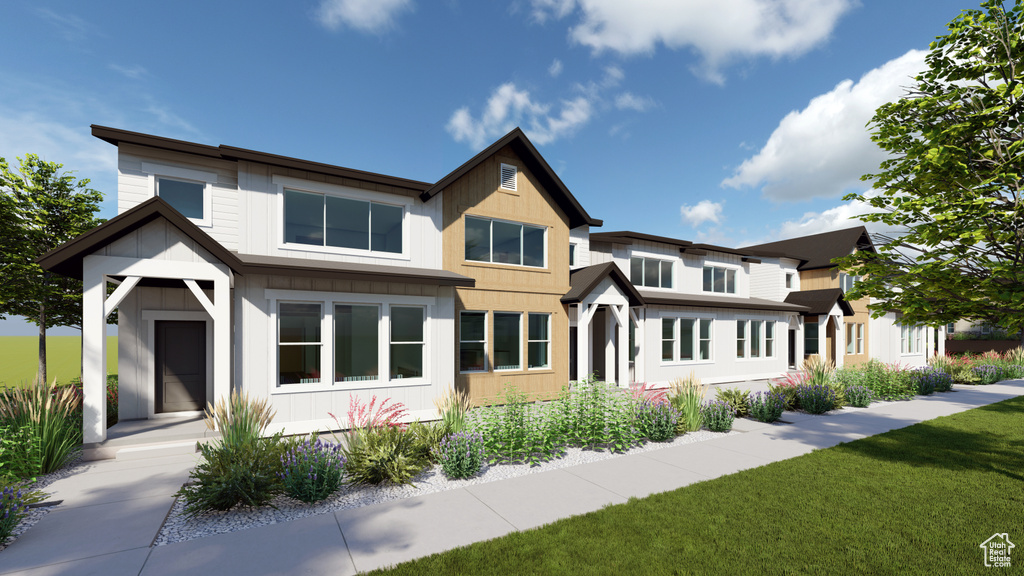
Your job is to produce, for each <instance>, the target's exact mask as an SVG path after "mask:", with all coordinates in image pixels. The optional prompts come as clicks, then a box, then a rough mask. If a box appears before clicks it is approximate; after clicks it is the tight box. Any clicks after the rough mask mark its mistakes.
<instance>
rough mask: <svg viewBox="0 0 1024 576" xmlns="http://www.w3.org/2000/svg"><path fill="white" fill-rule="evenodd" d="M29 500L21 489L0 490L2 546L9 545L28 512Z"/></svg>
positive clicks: (0, 541) (8, 488)
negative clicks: (15, 530)
mask: <svg viewBox="0 0 1024 576" xmlns="http://www.w3.org/2000/svg"><path fill="white" fill-rule="evenodd" d="M26 500H27V498H26V497H25V495H23V494H22V491H21V489H20V488H15V487H13V486H8V487H6V488H4V489H3V490H0V546H2V545H4V544H6V543H7V541H8V540H9V539H10V538H11V535H12V534H13V533H14V529H15V528H16V527H17V526H18V523H19V522H21V519H22V518H24V517H25V513H26V512H27V511H28V502H27V501H26Z"/></svg>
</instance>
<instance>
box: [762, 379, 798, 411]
mask: <svg viewBox="0 0 1024 576" xmlns="http://www.w3.org/2000/svg"><path fill="white" fill-rule="evenodd" d="M798 388H799V385H792V384H790V382H788V381H782V382H777V383H775V384H771V383H769V384H768V392H770V393H772V394H778V395H779V396H781V397H782V399H783V401H785V403H786V407H785V409H786V410H799V409H800V396H799V395H797V389H798Z"/></svg>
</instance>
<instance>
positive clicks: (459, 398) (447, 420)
mask: <svg viewBox="0 0 1024 576" xmlns="http://www.w3.org/2000/svg"><path fill="white" fill-rule="evenodd" d="M434 407H435V408H437V413H438V414H439V415H440V416H441V423H442V425H443V426H444V429H445V431H446V432H448V433H454V432H462V431H463V430H465V429H466V414H467V413H468V412H469V409H470V408H472V407H473V403H472V402H471V401H470V399H469V394H466V393H465V392H463V391H461V390H456V389H454V388H452V387H451V386H449V387H448V390H447V391H445V393H444V394H443V395H441V396H438V397H436V398H434Z"/></svg>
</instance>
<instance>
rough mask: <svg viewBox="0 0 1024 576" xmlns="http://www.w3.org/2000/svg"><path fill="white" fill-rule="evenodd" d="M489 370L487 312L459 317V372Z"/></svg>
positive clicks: (469, 313) (465, 314)
mask: <svg viewBox="0 0 1024 576" xmlns="http://www.w3.org/2000/svg"><path fill="white" fill-rule="evenodd" d="M484 370H487V312H463V313H461V314H460V315H459V371H460V372H483V371H484Z"/></svg>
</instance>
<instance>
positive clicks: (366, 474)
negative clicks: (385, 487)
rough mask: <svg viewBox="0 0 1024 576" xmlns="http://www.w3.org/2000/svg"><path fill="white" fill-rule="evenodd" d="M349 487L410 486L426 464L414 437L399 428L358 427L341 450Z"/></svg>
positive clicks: (349, 435) (350, 434)
mask: <svg viewBox="0 0 1024 576" xmlns="http://www.w3.org/2000/svg"><path fill="white" fill-rule="evenodd" d="M342 450H343V452H344V454H345V457H346V458H347V460H348V461H347V462H346V463H345V471H346V472H347V473H348V479H349V482H350V483H352V484H383V483H385V482H391V483H393V484H410V485H411V484H412V479H413V478H415V477H416V475H417V474H419V473H420V472H422V471H423V470H424V469H425V468H426V467H427V465H428V464H429V462H428V461H427V459H426V458H424V457H423V455H422V448H421V447H420V446H419V445H418V444H417V442H416V437H415V436H414V434H412V433H410V432H409V431H408V430H406V429H405V428H404V427H402V426H397V425H396V426H379V427H368V428H357V429H355V430H353V431H351V432H349V434H348V435H347V436H346V441H345V443H344V444H343V448H342Z"/></svg>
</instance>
